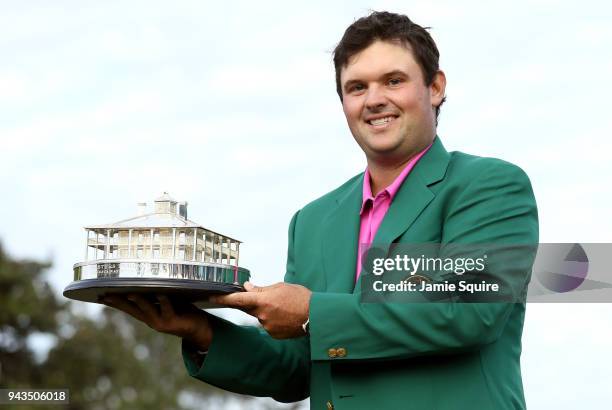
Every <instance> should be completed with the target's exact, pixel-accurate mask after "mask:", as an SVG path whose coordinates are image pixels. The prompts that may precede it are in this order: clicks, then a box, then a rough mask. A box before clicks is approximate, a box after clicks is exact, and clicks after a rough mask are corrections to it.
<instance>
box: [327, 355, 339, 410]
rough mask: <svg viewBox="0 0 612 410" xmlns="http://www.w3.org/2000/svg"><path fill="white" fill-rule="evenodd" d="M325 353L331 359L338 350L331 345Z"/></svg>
mask: <svg viewBox="0 0 612 410" xmlns="http://www.w3.org/2000/svg"><path fill="white" fill-rule="evenodd" d="M327 355H328V356H329V357H331V358H332V359H333V358H334V357H336V356H338V351H337V350H336V349H334V348H333V347H332V348H331V349H329V350H328V351H327ZM328 403H329V402H328Z"/></svg>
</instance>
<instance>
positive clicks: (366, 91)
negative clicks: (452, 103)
mask: <svg viewBox="0 0 612 410" xmlns="http://www.w3.org/2000/svg"><path fill="white" fill-rule="evenodd" d="M408 47H409V46H405V45H402V44H400V43H396V42H387V41H376V42H374V43H372V45H370V46H369V47H367V48H366V49H364V50H362V51H361V52H359V53H357V54H355V55H354V56H352V57H351V58H350V59H349V61H348V63H347V65H346V66H344V67H343V68H342V71H341V73H340V83H341V86H342V95H343V101H342V108H343V110H344V115H345V116H346V120H347V122H348V126H349V128H350V129H351V133H352V134H353V136H354V137H355V140H356V141H357V143H358V144H359V146H360V147H361V149H363V151H364V152H365V154H366V156H367V158H368V160H375V161H378V162H388V163H398V162H404V161H406V160H408V159H409V158H410V157H412V156H413V155H415V154H416V153H418V152H419V151H421V150H423V149H424V148H425V147H427V145H429V144H430V143H431V141H432V140H433V138H434V136H435V111H434V107H435V106H438V105H439V104H440V103H441V101H442V98H443V97H444V87H445V84H446V82H445V78H444V73H442V72H441V71H439V72H438V74H437V75H436V78H435V79H434V81H433V84H432V85H430V86H426V85H425V81H424V79H423V74H422V72H421V69H420V67H419V65H418V64H417V62H416V60H415V59H414V57H413V56H412V51H411V50H410V49H409V48H408Z"/></svg>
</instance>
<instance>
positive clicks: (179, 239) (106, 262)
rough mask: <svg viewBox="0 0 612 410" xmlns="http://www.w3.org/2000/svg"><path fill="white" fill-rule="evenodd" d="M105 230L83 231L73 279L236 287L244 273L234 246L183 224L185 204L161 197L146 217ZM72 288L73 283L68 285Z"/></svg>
mask: <svg viewBox="0 0 612 410" xmlns="http://www.w3.org/2000/svg"><path fill="white" fill-rule="evenodd" d="M138 207H139V215H138V216H135V217H132V218H129V219H124V220H122V221H119V222H116V223H112V224H108V225H91V226H86V227H85V231H86V246H85V259H84V261H83V262H80V263H77V264H75V265H74V280H75V282H76V281H84V280H88V279H108V278H160V279H162V278H167V279H189V280H199V281H209V282H220V283H230V284H242V283H244V281H246V280H248V278H249V271H248V270H246V269H244V268H239V267H238V257H239V254H240V243H241V242H240V241H239V240H237V239H234V238H231V237H229V236H226V235H222V234H220V233H218V232H214V231H211V230H210V229H207V228H205V227H203V226H202V225H199V224H197V223H195V222H193V221H191V220H189V219H187V203H186V202H182V203H178V202H177V201H175V200H173V199H172V198H171V197H170V196H169V195H168V193H167V192H164V193H163V195H162V196H161V197H159V198H157V199H156V200H155V201H154V208H153V210H152V212H148V213H147V208H146V203H140V204H138ZM73 283H74V282H73Z"/></svg>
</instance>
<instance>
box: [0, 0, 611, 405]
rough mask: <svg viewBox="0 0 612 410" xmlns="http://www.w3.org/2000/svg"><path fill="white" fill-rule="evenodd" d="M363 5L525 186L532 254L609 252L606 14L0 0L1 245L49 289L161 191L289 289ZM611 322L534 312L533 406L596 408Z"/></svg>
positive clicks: (328, 166)
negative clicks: (290, 240) (400, 30)
mask: <svg viewBox="0 0 612 410" xmlns="http://www.w3.org/2000/svg"><path fill="white" fill-rule="evenodd" d="M371 9H372V10H389V11H394V12H400V13H405V14H407V15H408V16H409V17H410V18H411V19H412V20H414V21H415V22H417V23H419V24H421V25H423V26H429V27H431V34H432V36H433V38H434V40H435V41H436V42H437V44H438V48H439V49H440V53H441V59H440V66H441V68H442V69H443V70H444V71H445V73H446V77H447V81H448V85H447V101H446V103H445V104H444V106H443V107H442V109H441V114H440V123H439V127H438V134H439V135H440V137H441V139H442V141H443V143H444V145H445V146H446V148H447V149H448V150H449V151H451V150H459V151H464V152H468V153H470V154H475V155H482V156H492V157H497V158H502V159H505V160H507V161H510V162H513V163H515V164H517V165H519V166H520V167H522V168H523V169H524V170H525V171H526V172H527V174H528V175H529V177H530V179H531V182H532V185H533V188H534V192H535V195H536V200H537V202H538V209H539V217H540V240H541V242H610V239H609V238H610V232H612V218H610V217H609V211H610V209H612V207H611V205H612V194H611V193H610V188H609V186H610V175H612V161H610V159H609V152H610V149H611V148H612V143H611V142H610V136H611V135H612V132H611V131H612V120H611V119H610V116H609V115H607V114H608V113H607V98H608V96H609V94H610V91H611V90H612V78H611V77H610V76H609V73H610V72H612V51H611V50H612V24H611V23H612V8H611V7H610V6H609V5H608V4H607V3H606V2H603V1H601V2H597V1H590V0H586V1H582V2H563V1H514V2H486V3H485V2H476V1H462V2H453V1H370V2H367V1H353V2H350V3H349V2H329V1H325V2H323V1H311V2H299V3H296V4H290V3H289V2H248V1H244V2H234V1H225V2H201V1H177V2H172V4H170V3H167V2H161V1H146V2H144V1H130V2H121V1H107V2H71V1H55V2H52V3H51V2H44V1H28V2H11V1H6V0H0V55H2V58H1V59H0V187H2V188H1V189H2V195H1V197H2V208H1V213H0V240H1V241H2V244H3V246H4V247H5V249H6V250H7V251H8V252H9V253H10V254H12V255H14V256H16V257H19V258H37V259H48V260H51V261H52V262H53V267H52V269H51V270H50V271H49V276H48V279H49V280H50V281H51V283H52V284H53V286H54V288H55V289H56V291H57V294H58V296H59V295H61V291H62V289H63V288H64V287H65V286H66V285H67V284H68V283H69V282H70V280H71V279H72V265H73V264H74V263H76V262H79V261H80V260H81V259H82V257H83V248H84V243H83V242H84V232H83V229H82V227H83V226H85V225H91V224H102V223H107V222H114V221H117V220H121V219H125V218H127V217H130V216H133V215H135V214H136V203H137V202H141V201H148V202H151V201H152V200H153V199H154V198H156V197H157V196H159V195H160V194H161V193H162V192H163V191H168V192H169V193H170V195H171V196H173V197H174V198H175V199H177V200H186V201H188V202H189V217H190V219H193V220H195V221H196V222H199V223H201V224H202V225H204V226H206V227H209V228H211V229H213V230H215V231H219V232H222V233H225V234H227V235H230V236H232V237H234V238H238V239H240V240H241V241H243V242H244V244H243V246H242V247H241V252H240V257H241V265H243V266H244V267H247V268H248V269H250V270H251V273H252V278H253V282H255V283H256V284H260V285H266V284H272V283H274V282H278V281H281V280H282V277H283V273H284V264H285V256H286V246H287V226H288V223H289V220H290V218H291V216H292V215H293V213H294V212H295V211H297V210H298V209H300V208H301V207H302V206H304V205H305V204H307V203H308V202H310V201H312V200H314V199H316V198H317V197H318V196H320V195H323V194H324V193H326V192H328V191H330V190H332V189H334V188H335V187H337V186H338V185H340V184H341V183H342V182H344V181H345V180H346V179H348V178H349V177H351V176H353V175H355V174H357V173H359V172H361V171H363V169H364V168H365V158H364V156H363V153H362V152H361V151H360V150H359V148H358V146H357V145H356V144H355V142H354V140H353V138H352V136H351V134H350V131H349V129H348V127H347V125H346V121H345V119H344V115H343V112H342V107H341V105H340V102H339V99H338V96H337V95H336V92H335V84H334V74H333V65H332V62H331V51H332V50H333V48H334V46H335V45H336V43H337V42H338V40H339V39H340V37H341V36H342V33H343V32H344V30H345V28H346V27H347V26H348V25H349V24H350V23H352V22H353V21H354V20H355V19H356V18H359V17H361V16H363V15H366V14H367V13H368V11H369V10H371ZM77 309H79V310H82V311H83V312H84V313H87V314H95V312H96V310H95V308H93V307H92V306H89V305H87V304H84V303H82V304H78V308H77ZM221 314H223V315H229V317H231V318H235V320H237V321H242V320H246V318H245V317H242V316H240V315H238V314H236V313H227V312H222V313H221ZM611 325H612V308H611V307H610V305H608V304H568V305H562V304H530V305H529V306H528V309H527V316H526V322H525V331H524V336H523V358H522V367H523V382H524V385H525V393H526V397H527V403H528V406H529V407H530V408H535V409H545V408H555V409H557V410H562V409H575V408H577V407H578V406H580V407H581V408H589V409H591V408H592V409H597V408H604V407H607V406H606V403H608V402H610V401H612V392H610V391H609V389H608V388H607V387H608V386H610V385H612V371H611V370H610V369H612V358H610V355H609V354H608V352H609V347H608V346H609V343H608V341H609V340H610V338H611V337H612V330H611V329H612V326H611ZM40 343H41V344H44V341H41V342H40Z"/></svg>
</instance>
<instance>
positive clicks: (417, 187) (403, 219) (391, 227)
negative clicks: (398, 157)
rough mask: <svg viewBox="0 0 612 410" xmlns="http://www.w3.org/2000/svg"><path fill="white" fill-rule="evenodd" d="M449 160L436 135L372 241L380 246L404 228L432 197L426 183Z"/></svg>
mask: <svg viewBox="0 0 612 410" xmlns="http://www.w3.org/2000/svg"><path fill="white" fill-rule="evenodd" d="M449 160H450V155H449V154H448V152H447V151H446V149H445V148H444V146H443V145H442V142H441V141H440V139H439V138H438V137H436V138H435V139H434V142H433V144H432V146H431V148H430V149H429V151H427V153H426V154H425V155H423V158H421V159H420V160H419V162H418V163H417V164H416V165H415V167H414V169H413V170H412V171H411V172H410V174H408V176H407V177H406V180H405V181H404V183H403V184H402V186H401V187H400V189H399V191H397V194H396V195H395V198H393V202H391V206H390V207H389V210H388V211H387V214H386V215H385V218H384V219H383V221H382V223H381V224H380V227H379V228H378V232H377V233H376V237H375V238H374V241H373V242H374V243H378V244H381V245H383V246H384V245H385V244H389V243H392V242H393V241H394V240H395V239H397V237H398V236H400V235H401V234H403V233H404V232H406V231H407V230H408V228H409V227H410V225H412V223H413V222H414V221H415V220H416V219H417V218H418V216H419V215H420V214H421V212H423V210H424V209H425V207H427V205H428V204H429V203H430V202H431V200H432V199H433V198H434V196H435V195H434V193H433V192H432V191H431V190H430V189H429V186H430V185H432V184H434V183H436V182H438V181H440V180H441V179H443V178H444V175H445V173H446V168H447V167H448V162H449Z"/></svg>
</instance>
